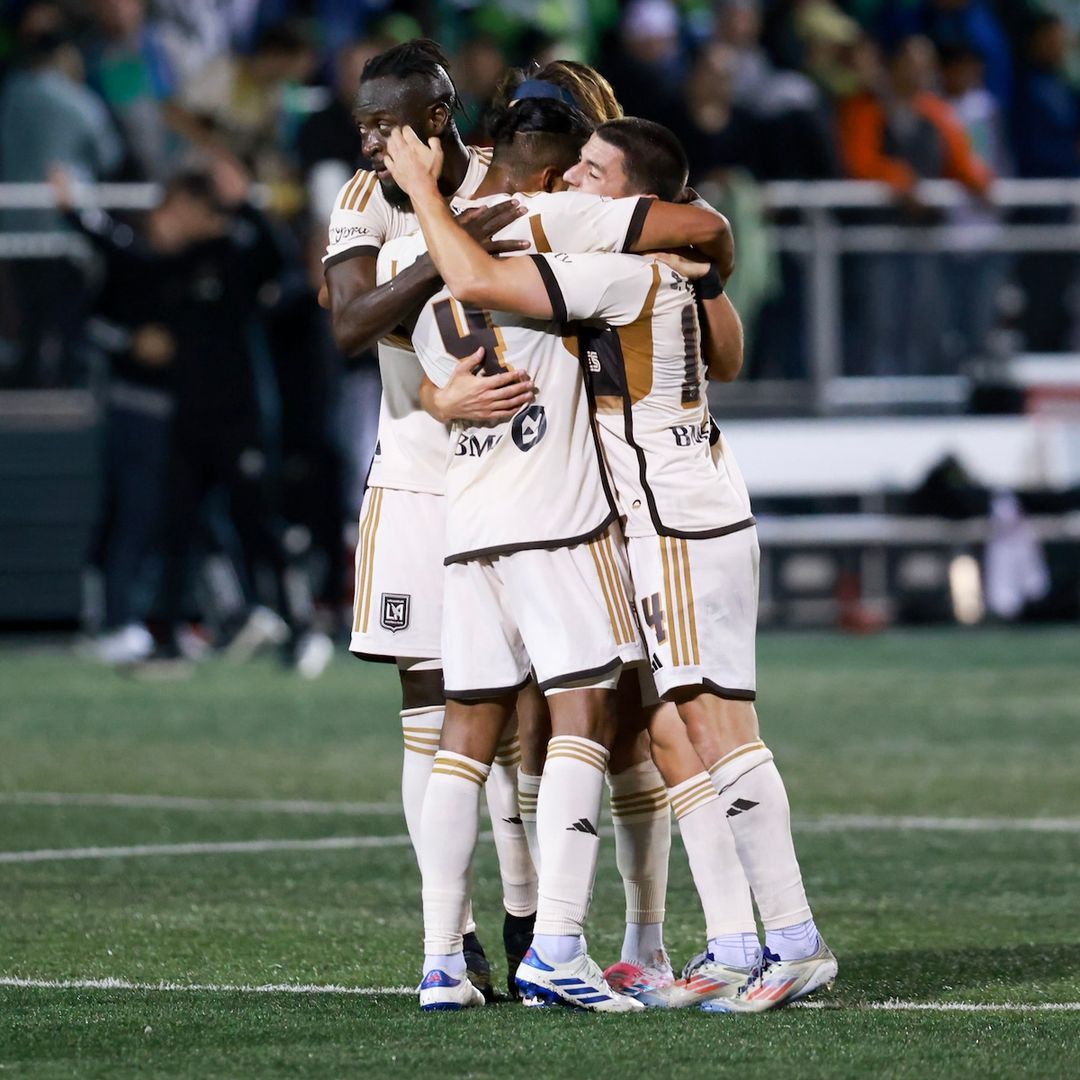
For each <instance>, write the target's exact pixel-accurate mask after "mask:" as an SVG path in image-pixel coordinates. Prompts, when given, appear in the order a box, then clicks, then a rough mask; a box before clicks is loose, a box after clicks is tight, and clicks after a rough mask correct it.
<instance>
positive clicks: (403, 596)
mask: <svg viewBox="0 0 1080 1080" xmlns="http://www.w3.org/2000/svg"><path fill="white" fill-rule="evenodd" d="M411 607H412V597H411V596H410V595H409V594H408V593H388V592H384V593H383V594H382V605H381V606H380V609H379V625H380V626H381V627H382V628H383V629H384V630H389V631H390V633H391V634H396V633H397V632H398V631H399V630H404V629H406V627H408V625H409V610H410V608H411Z"/></svg>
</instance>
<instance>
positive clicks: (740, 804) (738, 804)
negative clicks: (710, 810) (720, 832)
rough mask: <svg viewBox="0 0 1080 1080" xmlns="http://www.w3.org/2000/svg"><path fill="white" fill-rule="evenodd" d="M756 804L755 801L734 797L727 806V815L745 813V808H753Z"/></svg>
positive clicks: (732, 815)
mask: <svg viewBox="0 0 1080 1080" xmlns="http://www.w3.org/2000/svg"><path fill="white" fill-rule="evenodd" d="M755 806H757V803H756V802H751V801H750V800H749V799H736V800H735V801H734V802H733V803H732V804H731V805H730V806H729V807H728V812H727V816H728V817H735V815H736V814H745V813H746V811H747V810H753V809H754V807H755Z"/></svg>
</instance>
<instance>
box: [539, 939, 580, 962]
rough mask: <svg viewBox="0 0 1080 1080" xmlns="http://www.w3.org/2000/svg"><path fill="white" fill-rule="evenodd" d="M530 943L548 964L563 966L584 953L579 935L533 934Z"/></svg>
mask: <svg viewBox="0 0 1080 1080" xmlns="http://www.w3.org/2000/svg"><path fill="white" fill-rule="evenodd" d="M532 943H533V945H534V946H536V949H537V951H538V952H539V953H540V955H541V956H542V957H543V958H544V959H545V960H547V961H548V963H550V964H565V963H568V962H569V961H570V960H573V959H574V957H575V956H580V955H581V954H582V953H583V952H584V951H585V939H584V938H583V937H582V936H581V935H580V934H534V935H533V940H532Z"/></svg>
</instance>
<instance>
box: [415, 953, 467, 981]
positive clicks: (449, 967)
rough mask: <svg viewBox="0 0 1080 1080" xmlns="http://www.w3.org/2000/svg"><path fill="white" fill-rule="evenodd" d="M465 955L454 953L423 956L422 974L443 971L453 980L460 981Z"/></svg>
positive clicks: (463, 973)
mask: <svg viewBox="0 0 1080 1080" xmlns="http://www.w3.org/2000/svg"><path fill="white" fill-rule="evenodd" d="M465 970H466V969H465V954H464V953H460V952H456V953H449V954H446V953H430V954H425V955H424V974H425V975H426V974H427V973H428V972H429V971H445V972H446V974H447V975H449V976H451V978H454V979H460V978H462V977H463V976H464V975H465Z"/></svg>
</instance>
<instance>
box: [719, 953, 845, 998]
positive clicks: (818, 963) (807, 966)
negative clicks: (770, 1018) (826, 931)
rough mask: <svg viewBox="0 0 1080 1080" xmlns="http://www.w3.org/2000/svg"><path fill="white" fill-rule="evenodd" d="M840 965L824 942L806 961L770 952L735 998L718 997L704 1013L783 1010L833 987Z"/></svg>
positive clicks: (762, 957)
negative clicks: (781, 956)
mask: <svg viewBox="0 0 1080 1080" xmlns="http://www.w3.org/2000/svg"><path fill="white" fill-rule="evenodd" d="M837 970H838V965H837V963H836V957H835V956H833V954H832V950H831V949H830V948H829V946H828V945H826V944H825V941H824V939H821V944H820V945H819V946H818V951H817V952H816V953H814V955H813V956H807V957H804V958H803V959H802V960H781V959H780V957H779V956H777V955H776V953H773V952H770V951H769V950H768V949H766V950H765V951H764V952H763V953H762V954H761V960H760V961H759V962H758V964H757V966H756V967H755V968H754V969H753V971H751V972H750V977H749V978H748V979H747V980H746V982H745V983H744V984H743V985H742V986H740V987H739V992H738V993H737V994H736V995H735V996H734V997H729V998H716V999H715V1000H713V1001H707V1002H706V1003H705V1004H704V1005H702V1006H701V1008H702V1010H703V1011H704V1012H738V1013H757V1012H766V1011H767V1010H769V1009H779V1008H780V1007H781V1006H783V1005H789V1004H791V1002H793V1001H798V1000H799V999H800V998H804V997H806V996H807V994H812V993H813V992H814V991H815V990H820V989H821V988H822V987H826V988H828V987H830V986H832V983H833V979H835V978H836V972H837Z"/></svg>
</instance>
